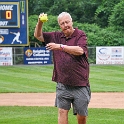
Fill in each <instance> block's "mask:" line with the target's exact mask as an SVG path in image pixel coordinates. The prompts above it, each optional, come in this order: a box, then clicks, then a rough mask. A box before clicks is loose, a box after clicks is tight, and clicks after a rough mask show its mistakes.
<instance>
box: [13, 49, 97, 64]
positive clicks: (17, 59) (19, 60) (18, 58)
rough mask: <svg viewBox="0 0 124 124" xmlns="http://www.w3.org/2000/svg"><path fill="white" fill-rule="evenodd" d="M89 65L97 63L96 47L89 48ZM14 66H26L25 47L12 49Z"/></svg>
mask: <svg viewBox="0 0 124 124" xmlns="http://www.w3.org/2000/svg"><path fill="white" fill-rule="evenodd" d="M88 51H89V55H88V56H89V58H88V59H89V63H90V64H95V63H96V47H88ZM12 54H13V65H20V64H24V47H12Z"/></svg>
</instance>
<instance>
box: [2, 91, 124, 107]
mask: <svg viewBox="0 0 124 124" xmlns="http://www.w3.org/2000/svg"><path fill="white" fill-rule="evenodd" d="M54 100H55V93H1V94H0V106H54ZM89 108H114V109H115V108H116V109H124V93H123V92H122V93H117V92H114V93H108V92H107V93H92V97H91V101H90V104H89Z"/></svg>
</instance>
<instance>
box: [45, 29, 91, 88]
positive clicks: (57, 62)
mask: <svg viewBox="0 0 124 124" xmlns="http://www.w3.org/2000/svg"><path fill="white" fill-rule="evenodd" d="M43 36H44V40H45V43H46V44H47V43H50V42H54V43H57V44H63V45H68V46H80V47H81V48H82V49H83V50H84V52H85V53H84V54H83V55H78V56H77V55H72V54H69V53H66V52H64V51H61V50H53V61H54V69H53V76H52V81H55V82H60V83H62V84H65V85H71V86H86V85H89V80H88V79H89V63H88V49H87V37H86V35H85V33H84V32H83V31H81V30H79V29H77V28H76V29H75V31H74V33H73V34H72V36H71V37H69V38H68V39H66V37H65V36H64V34H63V32H59V31H57V32H47V33H46V32H44V33H43Z"/></svg>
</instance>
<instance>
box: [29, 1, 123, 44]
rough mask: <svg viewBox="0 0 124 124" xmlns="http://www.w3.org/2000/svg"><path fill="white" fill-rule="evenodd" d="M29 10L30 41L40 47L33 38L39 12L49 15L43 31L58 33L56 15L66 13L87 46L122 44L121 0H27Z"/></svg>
mask: <svg viewBox="0 0 124 124" xmlns="http://www.w3.org/2000/svg"><path fill="white" fill-rule="evenodd" d="M28 10H29V19H28V20H29V39H30V41H35V42H38V43H39V44H41V43H40V42H39V41H38V40H37V39H35V38H34V35H33V33H34V28H35V25H36V23H37V19H38V15H39V14H40V13H42V12H44V13H47V14H48V22H46V23H45V24H44V27H43V30H44V31H56V30H60V28H59V26H58V23H57V16H58V15H59V13H61V12H63V11H66V12H69V13H70V14H71V16H72V18H73V21H74V27H78V28H79V29H81V30H84V32H85V33H86V35H87V37H88V46H122V45H124V0H76V1H75V0H68V1H67V0H61V1H60V0H29V1H28ZM41 45H42V44H41Z"/></svg>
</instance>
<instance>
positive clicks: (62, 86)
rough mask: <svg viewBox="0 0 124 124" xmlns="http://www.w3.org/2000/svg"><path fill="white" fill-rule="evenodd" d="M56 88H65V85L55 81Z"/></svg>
mask: <svg viewBox="0 0 124 124" xmlns="http://www.w3.org/2000/svg"><path fill="white" fill-rule="evenodd" d="M56 90H65V86H64V85H63V84H62V83H57V85H56Z"/></svg>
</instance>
